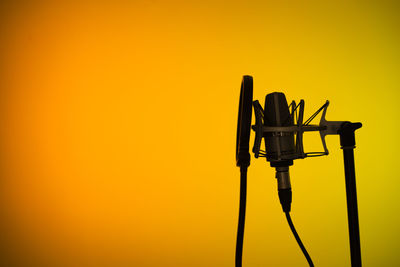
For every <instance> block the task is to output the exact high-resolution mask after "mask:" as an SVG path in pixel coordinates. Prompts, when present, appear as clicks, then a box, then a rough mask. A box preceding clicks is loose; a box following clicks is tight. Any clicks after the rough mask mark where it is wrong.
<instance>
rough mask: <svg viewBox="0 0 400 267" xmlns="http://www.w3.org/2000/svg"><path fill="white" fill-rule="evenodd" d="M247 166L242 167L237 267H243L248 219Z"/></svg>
mask: <svg viewBox="0 0 400 267" xmlns="http://www.w3.org/2000/svg"><path fill="white" fill-rule="evenodd" d="M246 194H247V166H244V165H242V166H240V200H239V223H238V230H237V236H236V256H235V266H236V267H242V255H243V237H244V222H245V217H246Z"/></svg>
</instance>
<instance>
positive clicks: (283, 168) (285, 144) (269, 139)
mask: <svg viewBox="0 0 400 267" xmlns="http://www.w3.org/2000/svg"><path fill="white" fill-rule="evenodd" d="M293 125H294V123H293V118H292V116H291V115H290V111H289V106H288V103H287V101H286V97H285V94H283V93H277V92H275V93H271V94H268V95H267V96H266V97H265V107H264V126H266V127H279V128H281V131H273V132H265V133H264V140H265V152H266V158H267V161H269V162H270V164H271V167H275V169H276V175H275V177H276V179H277V182H278V194H279V200H280V202H281V204H282V209H283V211H284V212H289V211H290V206H291V202H292V189H291V185H290V176H289V166H291V165H293V160H292V159H290V158H291V157H292V155H294V154H295V153H296V147H295V142H294V132H293V131H285V129H287V128H286V127H290V126H293Z"/></svg>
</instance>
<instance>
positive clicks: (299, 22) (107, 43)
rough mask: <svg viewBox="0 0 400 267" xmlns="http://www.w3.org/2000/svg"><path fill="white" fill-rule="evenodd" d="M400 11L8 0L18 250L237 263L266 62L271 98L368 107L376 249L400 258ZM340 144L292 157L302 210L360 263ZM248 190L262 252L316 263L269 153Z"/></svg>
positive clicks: (88, 262)
mask: <svg viewBox="0 0 400 267" xmlns="http://www.w3.org/2000/svg"><path fill="white" fill-rule="evenodd" d="M398 13H399V6H398V5H397V4H396V2H395V1H393V2H391V1H375V2H374V1H367V2H364V3H363V4H361V3H359V2H356V1H334V2H331V3H330V2H326V1H301V2H299V1H277V2H272V1H156V0H153V1H108V2H106V1H98V2H88V1H86V2H84V3H81V2H80V1H76V2H59V1H54V2H44V1H17V3H15V2H11V1H10V2H5V1H3V3H2V4H1V26H0V27H1V28H0V30H1V42H0V43H1V45H0V48H1V49H0V56H1V58H0V64H1V65H0V78H1V82H0V85H1V96H0V99H1V100H0V101H1V113H0V116H1V120H0V123H1V125H0V129H1V139H0V142H1V143H0V144H1V146H0V153H1V165H2V166H1V184H0V197H1V213H2V214H1V215H2V224H1V227H2V229H3V230H2V233H3V234H4V236H3V238H2V239H1V241H0V242H1V247H2V251H3V252H4V255H3V256H2V260H1V261H2V265H4V266H29V267H30V266H71V267H72V266H221V267H222V266H233V265H234V250H235V239H236V227H237V215H238V201H239V169H238V168H237V167H235V150H234V146H235V141H236V119H237V107H238V96H239V87H240V82H241V77H242V75H244V74H248V75H252V76H253V77H254V99H259V100H260V102H261V103H262V104H263V103H264V97H265V95H266V94H267V93H269V92H273V91H283V92H285V94H286V97H287V98H288V100H292V99H294V100H296V101H299V100H300V99H301V98H304V99H305V100H306V116H309V115H311V114H312V113H313V112H314V111H315V110H316V109H317V108H318V107H319V106H320V105H322V104H323V103H324V102H325V100H327V99H329V100H330V102H331V105H330V107H329V109H328V113H327V114H328V115H327V119H328V120H351V121H361V122H363V125H364V126H363V128H362V129H361V130H359V131H358V132H357V149H356V151H355V153H356V171H357V189H358V203H359V217H360V232H361V242H362V257H363V262H364V265H365V266H398V265H399V264H400V255H399V253H398V250H399V247H400V246H399V239H400V231H399V230H398V225H399V223H400V216H399V214H398V210H399V209H398V208H399V206H398V203H399V200H400V197H399V193H398V188H399V186H400V181H399V179H398V178H399V174H400V173H399V168H397V164H398V160H397V158H398V157H397V156H398V150H399V141H398V140H399V139H398V136H397V134H398V132H399V126H398V115H399V111H398V106H397V104H398V99H399V70H400V66H399V56H400V53H399V47H400V44H399V36H400V34H399V17H398ZM317 120H318V118H317ZM252 138H254V136H252ZM305 142H306V144H305V145H306V148H307V147H311V148H313V147H317V146H320V141H319V136H318V134H312V133H309V134H308V136H307V137H306V139H305ZM327 144H328V148H329V149H330V152H331V154H330V155H329V156H328V157H321V158H312V159H307V160H298V161H295V163H294V166H293V167H291V177H292V187H293V194H294V196H293V204H292V218H293V220H294V224H295V226H296V228H297V230H298V232H299V234H300V236H301V238H302V240H303V242H304V243H305V246H306V247H307V249H308V251H309V253H310V255H311V257H312V258H313V260H314V263H315V265H316V266H349V265H350V259H349V245H348V234H347V213H346V198H345V187H344V171H343V162H342V154H341V153H342V152H341V150H340V149H339V141H338V137H327ZM309 150H310V149H309ZM311 150H312V149H311ZM247 207H248V209H247V218H246V219H247V220H246V231H245V243H244V259H243V261H244V266H249V267H250V266H306V261H305V259H304V257H303V255H302V254H301V251H300V249H299V248H298V247H297V244H296V243H295V240H294V238H293V236H292V234H291V233H290V230H289V227H288V226H287V223H286V221H285V218H284V214H283V213H282V211H281V207H280V204H279V201H278V197H277V192H276V181H275V178H274V170H273V169H272V168H270V167H269V165H268V164H266V162H265V161H264V160H263V159H259V160H255V159H254V158H253V159H252V165H251V167H250V169H249V182H248V206H247Z"/></svg>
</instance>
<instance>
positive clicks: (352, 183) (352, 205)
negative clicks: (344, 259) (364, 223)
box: [338, 122, 362, 267]
mask: <svg viewBox="0 0 400 267" xmlns="http://www.w3.org/2000/svg"><path fill="white" fill-rule="evenodd" d="M361 126H362V124H361V123H359V122H357V123H351V122H344V123H343V124H342V125H341V126H340V128H339V130H338V134H339V135H340V146H341V149H343V158H344V170H345V180H346V198H347V217H348V223H349V238H350V256H351V266H352V267H361V248H360V233H359V225H358V210H357V190H356V175H355V167H354V148H355V144H356V141H355V135H354V131H355V130H357V129H358V128H361Z"/></svg>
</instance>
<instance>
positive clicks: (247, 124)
mask: <svg viewBox="0 0 400 267" xmlns="http://www.w3.org/2000/svg"><path fill="white" fill-rule="evenodd" d="M252 102H253V77H251V76H243V80H242V85H241V88H240V100H239V115H238V124H237V134H236V166H238V167H240V200H239V222H238V231H237V239H236V256H235V266H236V267H242V255H243V237H244V223H245V217H246V192H247V168H248V166H249V165H250V152H249V147H250V146H249V142H250V131H251V113H252Z"/></svg>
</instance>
